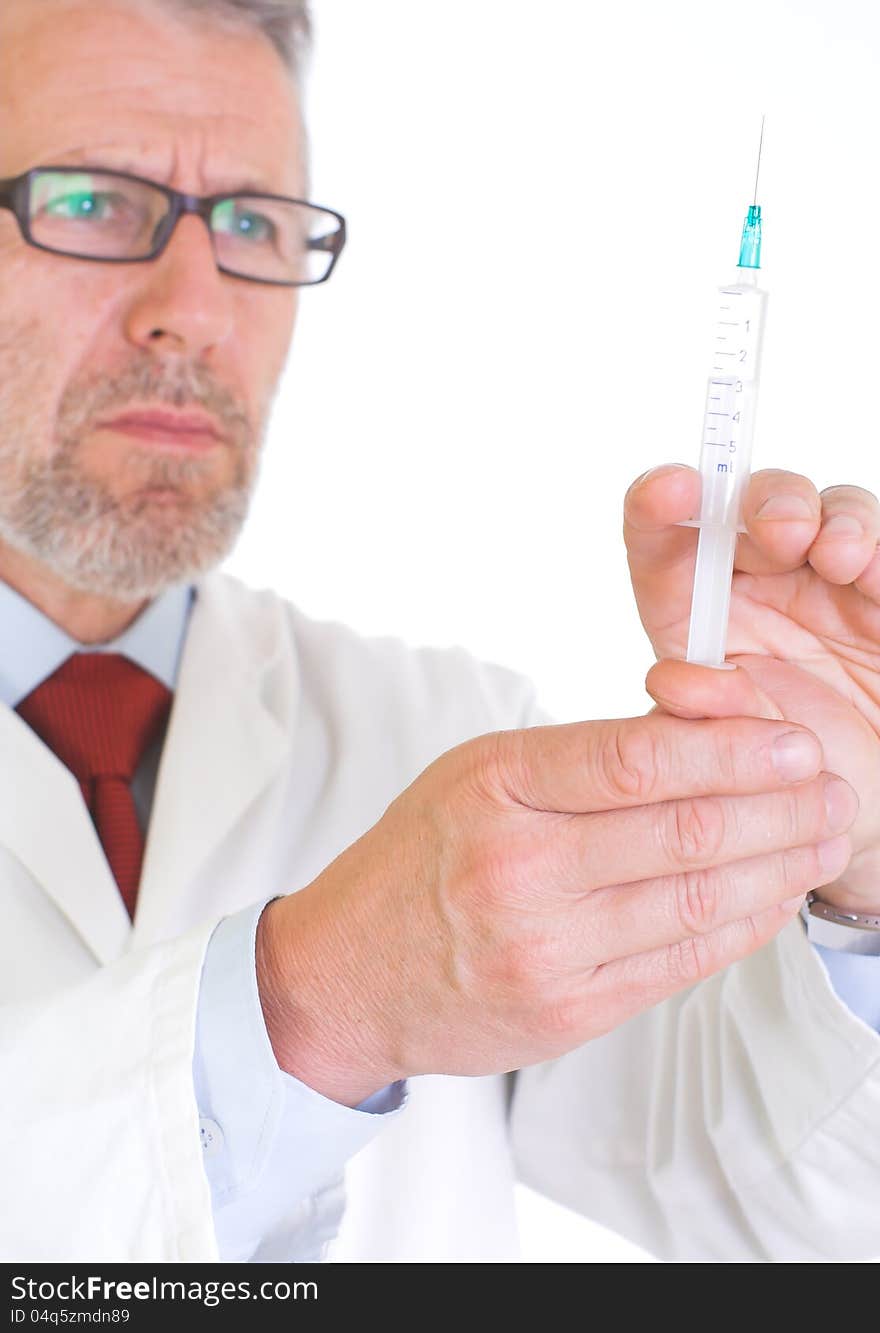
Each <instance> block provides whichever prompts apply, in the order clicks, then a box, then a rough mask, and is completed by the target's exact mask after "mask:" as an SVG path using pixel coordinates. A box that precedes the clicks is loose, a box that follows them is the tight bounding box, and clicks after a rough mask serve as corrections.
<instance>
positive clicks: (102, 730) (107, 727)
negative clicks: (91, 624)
mask: <svg viewBox="0 0 880 1333" xmlns="http://www.w3.org/2000/svg"><path fill="white" fill-rule="evenodd" d="M170 707H171V692H170V690H168V689H167V687H166V686H165V685H163V684H162V683H161V681H158V680H156V678H155V676H151V675H150V673H149V672H148V671H144V669H143V668H142V667H139V666H137V665H136V663H134V662H130V661H129V660H128V658H127V657H123V656H122V655H121V654H120V653H74V654H73V655H72V656H71V657H68V659H67V661H66V662H64V663H63V664H62V665H61V666H60V667H59V668H58V670H57V671H55V672H54V673H53V674H52V675H51V676H49V678H48V679H47V680H44V681H43V682H42V684H41V685H38V686H37V688H36V689H35V690H32V691H31V693H30V694H29V695H28V696H27V698H26V699H23V700H22V702H21V703H20V704H19V705H18V710H17V711H18V713H19V714H20V716H21V717H23V718H24V720H25V722H27V724H28V726H29V727H31V728H32V729H33V730H34V731H35V732H36V733H37V735H38V736H39V737H40V739H41V740H43V741H45V743H46V744H47V745H48V746H49V748H50V749H51V750H53V751H54V752H55V754H56V755H57V756H58V758H59V759H60V760H61V762H62V764H65V765H66V766H67V768H69V769H70V770H71V772H72V773H73V774H74V775H75V776H76V777H77V778H78V779H79V781H80V783H81V784H82V785H83V787H85V788H87V787H88V786H89V784H90V783H91V782H92V781H93V780H94V779H95V778H100V777H114V778H120V779H121V780H122V781H124V782H131V779H132V778H133V777H134V774H135V770H136V769H137V766H138V764H139V763H140V760H141V756H142V755H143V753H144V751H145V750H146V749H147V747H148V745H149V744H150V742H151V741H152V740H153V738H154V737H155V735H156V734H157V732H158V731H159V729H160V727H161V726H162V725H163V723H164V722H165V721H166V720H167V717H168V713H169V710H170Z"/></svg>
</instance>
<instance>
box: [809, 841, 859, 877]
mask: <svg viewBox="0 0 880 1333" xmlns="http://www.w3.org/2000/svg"><path fill="white" fill-rule="evenodd" d="M816 852H817V854H818V857H819V865H820V866H821V867H822V874H823V875H827V877H828V879H827V880H826V883H827V882H829V881H830V880H832V879H837V876H838V875H839V874H841V873H842V871H844V870H845V869H846V867H847V864H848V863H849V858H850V855H851V854H852V847H851V844H850V840H849V838H848V837H847V835H846V834H845V833H844V834H842V836H841V837H839V838H829V839H828V840H827V841H826V842H820V843H819V845H818V847H817V848H816Z"/></svg>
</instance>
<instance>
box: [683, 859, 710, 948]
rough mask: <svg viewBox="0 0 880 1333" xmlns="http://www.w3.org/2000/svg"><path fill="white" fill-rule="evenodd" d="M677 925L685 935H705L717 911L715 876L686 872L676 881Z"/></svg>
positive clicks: (706, 872) (706, 873)
mask: <svg viewBox="0 0 880 1333" xmlns="http://www.w3.org/2000/svg"><path fill="white" fill-rule="evenodd" d="M676 889H677V896H676V901H677V909H678V924H679V926H680V927H681V929H682V930H683V931H684V932H685V934H686V935H689V936H690V935H705V934H706V932H707V931H709V930H711V929H712V925H713V923H714V921H715V916H716V913H717V909H718V884H717V876H716V875H713V874H711V873H709V872H708V871H705V870H686V871H685V872H684V874H682V875H678V876H677V879H676Z"/></svg>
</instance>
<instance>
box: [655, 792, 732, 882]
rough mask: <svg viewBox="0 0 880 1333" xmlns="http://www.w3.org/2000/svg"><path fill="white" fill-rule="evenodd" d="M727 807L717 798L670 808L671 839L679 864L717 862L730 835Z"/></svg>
mask: <svg viewBox="0 0 880 1333" xmlns="http://www.w3.org/2000/svg"><path fill="white" fill-rule="evenodd" d="M727 825H728V815H727V814H726V813H725V806H723V805H722V803H721V801H720V800H718V799H717V798H716V797H713V796H698V797H692V798H690V799H687V800H682V801H674V802H673V803H672V805H671V806H670V813H669V828H668V838H669V844H670V849H671V851H672V854H673V856H674V857H675V859H676V861H677V862H678V863H679V864H680V865H682V866H685V867H690V866H697V865H701V864H703V863H705V862H712V861H714V860H715V859H716V858H717V857H718V856H719V854H720V853H721V850H722V848H723V846H724V844H725V840H726V838H727V836H728V827H727Z"/></svg>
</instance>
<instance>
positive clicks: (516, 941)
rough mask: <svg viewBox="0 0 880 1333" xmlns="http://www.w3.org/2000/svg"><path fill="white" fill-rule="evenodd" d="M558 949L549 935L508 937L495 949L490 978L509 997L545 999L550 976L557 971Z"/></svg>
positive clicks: (524, 933)
mask: <svg viewBox="0 0 880 1333" xmlns="http://www.w3.org/2000/svg"><path fill="white" fill-rule="evenodd" d="M556 962H557V949H556V946H555V944H554V942H553V940H552V939H551V937H550V936H549V935H547V934H543V933H542V934H535V933H526V932H523V933H521V934H515V935H510V936H508V937H507V938H506V939H505V940H504V941H503V942H502V943H501V944H500V945H499V946H498V947H497V949H496V950H495V951H494V963H493V965H492V966H491V969H490V971H491V976H490V978H489V980H490V982H491V984H492V985H493V986H499V987H500V988H501V989H502V990H503V992H504V993H505V994H507V995H508V996H509V997H517V998H518V999H519V1000H521V1001H522V1000H526V1001H528V1003H529V1005H530V1006H534V1005H537V1004H538V1003H539V1002H540V1001H541V1000H542V998H543V994H544V990H545V986H546V983H547V979H548V977H549V976H550V975H551V974H552V973H553V972H554V971H555V964H556Z"/></svg>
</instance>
